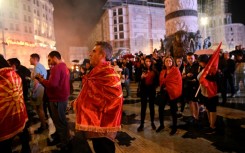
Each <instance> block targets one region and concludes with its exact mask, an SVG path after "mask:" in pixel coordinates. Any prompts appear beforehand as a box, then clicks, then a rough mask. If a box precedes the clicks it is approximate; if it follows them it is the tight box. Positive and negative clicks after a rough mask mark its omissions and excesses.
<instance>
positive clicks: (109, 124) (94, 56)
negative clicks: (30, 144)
mask: <svg viewBox="0 0 245 153" xmlns="http://www.w3.org/2000/svg"><path fill="white" fill-rule="evenodd" d="M111 56H112V47H111V45H110V44H109V43H107V42H97V43H96V44H95V47H94V49H93V50H92V51H91V53H90V63H91V65H92V66H93V67H94V68H93V69H92V70H91V71H90V72H89V73H88V74H87V75H85V76H84V77H83V82H82V89H81V92H80V94H79V96H78V97H77V99H76V100H75V102H74V108H75V112H76V129H77V130H80V131H83V132H85V135H86V137H87V138H90V139H92V142H93V147H94V150H95V152H101V151H102V150H103V151H104V152H108V153H113V152H115V145H114V142H113V141H114V139H115V137H116V133H117V131H118V130H120V128H121V115H122V103H123V93H122V87H121V81H120V77H119V75H118V74H117V73H116V72H115V70H114V68H113V67H112V66H111V65H110V62H108V60H109V59H110V58H111Z"/></svg>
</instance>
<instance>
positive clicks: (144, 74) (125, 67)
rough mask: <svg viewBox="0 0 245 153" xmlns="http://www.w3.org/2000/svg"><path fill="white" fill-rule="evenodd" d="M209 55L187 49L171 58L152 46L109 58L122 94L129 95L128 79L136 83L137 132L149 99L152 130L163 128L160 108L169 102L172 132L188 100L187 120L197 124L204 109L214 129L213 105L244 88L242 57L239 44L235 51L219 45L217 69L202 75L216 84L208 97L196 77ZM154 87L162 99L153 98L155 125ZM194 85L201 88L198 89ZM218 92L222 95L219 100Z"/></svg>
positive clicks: (162, 112)
mask: <svg viewBox="0 0 245 153" xmlns="http://www.w3.org/2000/svg"><path fill="white" fill-rule="evenodd" d="M210 57H211V56H208V55H199V56H198V55H196V54H194V53H192V52H189V53H187V55H186V57H175V58H173V57H171V56H170V55H169V54H162V53H160V52H158V51H157V50H156V49H155V50H154V51H153V53H152V54H151V55H144V54H143V53H137V54H136V57H134V58H131V59H130V58H127V57H126V58H119V59H117V60H114V61H113V62H112V65H114V66H115V70H116V71H118V70H119V71H118V73H119V74H120V75H121V78H122V79H121V80H122V82H121V83H122V87H125V89H126V93H125V96H124V98H128V96H130V88H128V87H129V85H128V84H129V83H130V81H132V80H133V81H135V82H136V83H138V89H137V96H138V97H140V99H141V114H140V116H141V121H140V126H139V127H138V129H137V131H138V132H140V131H143V130H144V121H145V116H146V109H147V103H149V110H150V120H151V127H152V129H153V130H156V132H160V131H162V130H163V129H164V123H163V120H164V111H163V110H164V107H165V105H166V104H169V105H170V111H171V115H172V121H173V125H172V130H171V132H170V135H174V134H175V133H176V132H177V117H181V116H183V115H182V114H183V112H184V109H185V105H186V104H187V103H188V104H189V108H190V114H191V118H189V119H188V122H190V123H192V124H194V125H198V126H199V125H200V119H199V116H200V115H199V114H200V111H201V112H203V111H204V110H206V112H208V114H207V115H208V117H209V122H210V127H209V128H208V129H207V133H215V121H216V106H217V105H218V104H220V105H225V104H226V102H227V96H228V95H229V98H233V97H235V96H238V94H237V93H239V92H240V88H244V68H245V59H244V53H243V51H242V50H241V48H240V49H238V48H237V47H236V52H235V53H234V52H231V53H229V52H227V51H223V50H222V49H221V51H220V53H219V58H218V61H219V63H218V65H217V72H216V73H215V74H213V76H210V75H208V76H207V77H206V78H207V80H208V81H211V82H212V81H213V82H214V83H215V84H216V86H217V92H216V94H215V96H214V95H213V97H210V96H209V95H208V94H207V89H205V88H206V87H204V86H203V85H202V84H201V82H200V80H199V79H200V76H201V74H202V73H203V72H202V70H203V69H204V68H205V66H206V65H207V63H208V61H209V58H210ZM176 69H178V71H176ZM125 78H126V79H128V82H127V83H125V82H124V79H125ZM180 78H181V79H180ZM199 86H200V87H199ZM158 87H160V93H162V99H161V101H162V102H160V103H159V102H157V105H159V110H158V111H159V122H160V126H159V127H158V128H156V126H155V123H154V120H155V110H154V103H155V101H156V100H158V99H159V98H158V97H157V96H156V95H157V90H156V89H157V88H158ZM198 88H200V89H201V90H200V91H198ZM218 93H221V95H222V96H221V98H222V101H221V102H220V103H219V100H218V97H217V94H218ZM229 93H230V94H229Z"/></svg>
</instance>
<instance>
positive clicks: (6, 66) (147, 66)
mask: <svg viewBox="0 0 245 153" xmlns="http://www.w3.org/2000/svg"><path fill="white" fill-rule="evenodd" d="M112 53H113V49H112V47H111V45H110V44H109V43H107V42H103V41H101V42H96V44H95V46H94V48H93V50H92V51H91V52H90V54H89V57H90V60H89V61H88V62H86V63H85V65H86V66H84V67H81V75H80V78H81V80H82V83H81V91H80V93H79V95H78V97H77V98H76V99H75V100H74V101H73V102H72V103H71V105H72V106H73V108H74V110H75V114H76V120H75V129H76V130H77V131H81V132H82V135H83V136H84V138H85V139H91V140H92V143H93V148H94V150H95V152H97V153H99V152H107V153H110V152H112V153H113V152H115V144H114V140H115V137H116V134H117V131H119V130H120V129H121V117H122V111H123V110H122V105H123V99H127V98H130V97H131V91H130V82H131V81H135V82H136V83H138V89H137V96H139V97H140V99H141V113H140V125H139V127H138V128H137V131H138V132H141V131H143V130H144V124H145V118H146V109H147V104H148V102H149V108H150V120H151V127H152V129H153V130H156V132H157V133H159V132H161V131H162V130H163V129H164V128H165V125H164V109H165V106H166V105H167V104H169V106H170V112H171V116H172V126H171V132H170V135H174V134H176V132H177V127H178V126H177V125H178V124H177V121H178V120H177V118H178V117H181V116H182V115H183V114H182V113H183V111H184V108H185V105H186V103H189V107H190V112H191V118H190V120H189V121H188V122H191V123H193V125H195V124H199V122H200V118H199V112H200V110H201V108H202V109H204V106H205V110H206V112H207V116H208V121H209V128H208V129H207V132H206V133H207V134H212V133H214V132H215V131H216V125H215V122H216V111H217V110H216V107H217V105H218V102H219V101H218V96H217V93H218V92H221V95H222V103H221V104H222V105H225V103H226V101H227V93H228V92H230V93H231V95H230V97H234V96H236V93H237V92H239V91H240V88H241V83H243V84H242V85H243V88H244V67H245V64H244V63H245V61H244V55H243V52H242V50H239V48H237V51H236V52H235V53H229V52H225V51H222V52H220V53H219V57H218V59H219V64H218V65H217V69H216V70H215V71H212V73H208V72H209V71H207V70H206V69H208V67H209V65H208V64H209V61H214V58H215V57H214V56H213V55H212V56H211V57H209V56H208V55H205V54H204V55H200V56H196V55H195V54H194V53H192V52H189V53H187V55H186V57H175V58H174V57H172V56H171V55H170V54H168V53H166V54H163V53H160V52H158V51H157V50H156V49H155V50H154V51H153V53H152V54H151V55H144V54H143V53H142V52H139V53H138V54H136V55H135V56H136V57H134V58H131V57H126V56H125V57H126V58H119V59H114V60H112ZM232 55H234V59H233V58H231V57H232ZM39 61H40V56H39V55H38V54H37V53H33V54H31V55H30V64H31V65H33V66H34V68H33V69H32V70H30V69H28V68H26V67H25V66H23V65H21V62H20V61H19V60H18V59H17V58H11V59H7V60H6V59H4V57H3V56H2V55H1V56H0V82H1V85H0V91H1V94H0V107H1V109H0V150H1V151H3V152H6V153H11V152H12V142H13V140H14V138H15V137H16V136H19V137H20V138H21V143H22V149H21V152H23V153H28V152H31V147H30V145H29V139H30V137H31V136H30V132H29V130H28V128H29V127H30V125H31V124H32V123H31V122H32V116H33V111H35V112H36V114H37V115H38V117H39V120H40V123H41V124H40V127H39V128H37V129H36V130H35V131H34V133H35V134H41V133H43V132H44V131H45V130H48V128H49V125H48V122H47V119H48V118H49V116H50V118H51V120H52V121H53V123H54V126H55V129H56V131H55V133H53V134H51V135H50V138H51V139H50V138H48V140H47V145H48V146H53V145H56V146H57V147H58V148H60V151H61V152H69V150H70V149H71V144H70V142H71V140H72V136H71V134H70V132H69V127H68V123H67V119H66V111H67V105H68V98H69V96H70V94H71V93H72V92H71V90H72V88H71V87H72V84H71V80H72V79H71V78H72V77H71V72H70V70H69V69H68V68H67V66H66V64H65V63H64V62H63V61H62V58H61V54H60V53H59V52H58V51H51V52H50V53H49V55H48V60H47V62H48V65H49V70H46V69H45V67H44V66H43V65H42V64H41V63H40V62H39ZM216 61H217V59H216ZM207 65H208V66H207ZM158 87H159V88H160V92H159V93H160V94H159V96H160V101H159V102H158V106H159V109H158V112H159V113H158V114H159V127H156V126H155V107H154V106H155V103H156V99H157V98H156V95H157V88H158ZM210 87H212V88H210ZM123 88H125V90H126V92H125V95H123V94H124V93H123ZM199 89H200V91H199ZM179 106H180V108H179Z"/></svg>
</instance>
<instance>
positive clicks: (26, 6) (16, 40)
mask: <svg viewBox="0 0 245 153" xmlns="http://www.w3.org/2000/svg"><path fill="white" fill-rule="evenodd" d="M53 11H54V7H53V4H52V3H51V2H50V1H49V0H0V29H1V31H2V35H1V36H0V39H1V42H4V43H2V49H0V53H1V54H3V55H4V56H5V58H6V59H9V58H13V57H17V58H18V59H19V60H20V61H21V64H22V65H25V66H27V67H30V62H29V58H30V54H32V53H38V54H39V55H40V56H41V59H40V62H41V63H42V64H44V65H45V67H47V58H46V57H47V55H48V53H49V52H50V51H51V50H55V49H56V48H55V43H56V42H55V37H54V24H53Z"/></svg>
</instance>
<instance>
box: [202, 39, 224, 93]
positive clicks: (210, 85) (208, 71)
mask: <svg viewBox="0 0 245 153" xmlns="http://www.w3.org/2000/svg"><path fill="white" fill-rule="evenodd" d="M221 44H222V42H221V43H220V44H219V46H218V48H217V49H216V51H215V52H214V53H213V55H212V56H211V58H210V59H209V61H208V63H207V65H206V66H205V68H204V70H203V73H202V75H201V77H200V84H201V85H203V86H204V87H205V88H207V93H208V97H209V98H210V97H214V96H216V94H217V91H218V87H217V83H216V82H214V81H209V80H207V79H206V76H207V75H215V74H216V73H217V70H218V65H219V53H220V47H221Z"/></svg>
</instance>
